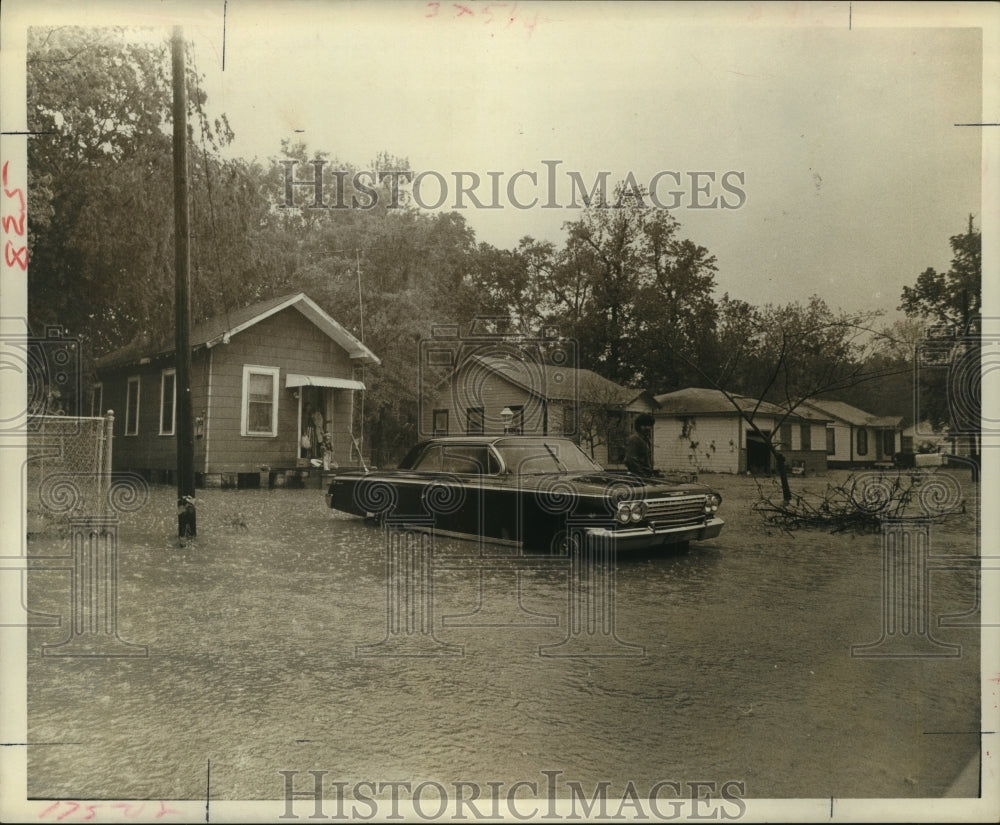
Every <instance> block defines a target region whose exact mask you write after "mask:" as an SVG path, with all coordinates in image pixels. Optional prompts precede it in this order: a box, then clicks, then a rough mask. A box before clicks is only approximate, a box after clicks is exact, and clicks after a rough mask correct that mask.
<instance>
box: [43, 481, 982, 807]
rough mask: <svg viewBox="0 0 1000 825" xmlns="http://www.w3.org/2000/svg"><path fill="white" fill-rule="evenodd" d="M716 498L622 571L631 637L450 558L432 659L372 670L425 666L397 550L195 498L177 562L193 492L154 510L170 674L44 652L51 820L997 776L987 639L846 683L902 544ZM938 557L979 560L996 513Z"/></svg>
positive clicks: (781, 793) (142, 638) (950, 586)
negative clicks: (603, 787) (400, 641)
mask: <svg viewBox="0 0 1000 825" xmlns="http://www.w3.org/2000/svg"><path fill="white" fill-rule="evenodd" d="M712 483H713V484H715V485H717V486H718V487H719V488H720V490H721V491H722V493H723V495H724V497H725V498H724V505H723V510H722V512H721V513H720V515H721V516H722V517H723V518H724V519H725V520H726V522H727V526H726V528H725V529H724V530H723V532H722V535H721V536H719V537H718V538H717V539H714V540H712V541H710V542H705V543H703V544H701V545H697V544H696V545H694V546H693V547H692V549H691V550H690V551H689V552H686V553H675V554H652V553H642V554H638V555H632V556H628V557H625V558H620V559H619V560H618V563H617V565H616V569H615V575H614V603H613V609H612V610H611V611H610V614H609V613H608V611H605V612H604V613H601V614H600V615H599V617H598V618H605V619H607V618H609V617H610V615H613V618H614V620H615V627H614V632H613V633H606V632H602V628H601V626H600V625H598V627H597V628H596V633H591V634H588V633H586V632H584V633H582V634H577V637H576V638H573V637H574V634H573V631H572V626H571V625H569V624H568V622H567V619H568V614H569V611H568V604H569V594H570V592H571V584H572V582H571V572H570V569H569V564H568V562H567V560H566V559H562V558H558V557H527V558H524V557H521V558H513V559H512V558H510V557H509V556H506V557H505V556H503V555H499V556H498V555H496V554H503V553H510V551H509V550H503V549H501V548H493V549H491V548H486V555H482V554H480V552H479V548H477V547H476V545H475V544H472V543H468V542H458V541H452V540H447V541H439V542H438V543H437V545H436V546H435V548H434V555H433V562H432V575H431V583H432V586H433V590H432V591H431V590H426V591H425V592H424V593H423V596H425V597H426V602H425V603H424V604H425V607H426V609H427V610H428V612H429V615H431V616H432V617H433V634H430V633H426V634H422V635H421V634H419V633H418V635H420V638H421V639H422V640H423V641H424V642H426V643H427V644H428V645H430V646H433V652H436V653H437V654H439V655H432V656H426V657H414V656H399V655H395V656H387V655H357V654H358V653H361V654H366V653H367V654H373V653H374V654H378V653H385V652H387V651H388V652H396V653H399V652H407V650H405V649H404V650H402V651H400V650H399V649H396V650H395V651H392V650H390V646H384V645H383V646H382V647H379V646H378V644H379V643H380V642H382V641H383V640H384V639H386V638H387V616H388V615H389V614H390V609H391V607H392V604H393V600H394V598H395V597H396V596H397V595H398V594H394V593H393V592H391V588H388V589H387V584H388V583H389V581H390V579H388V578H387V566H386V538H385V533H384V532H383V531H382V530H381V529H379V528H377V527H375V526H372V525H370V524H366V523H364V522H361V521H358V520H356V519H353V518H350V517H347V516H343V515H341V514H336V513H332V512H331V511H329V510H327V509H325V507H324V506H323V499H322V493H321V492H320V491H319V490H316V489H312V490H272V491H253V490H246V491H220V490H204V491H199V502H200V503H199V514H198V528H199V538H198V540H197V542H195V543H194V544H192V545H191V546H189V547H187V548H184V549H180V548H178V547H176V546H175V540H174V538H173V536H172V531H173V530H174V529H175V521H174V514H173V507H172V502H173V496H174V491H173V490H172V489H171V488H168V487H162V486H160V487H153V488H152V490H151V495H150V501H149V503H148V504H147V505H146V507H145V508H143V510H142V511H140V512H138V513H134V514H129V515H128V516H126V517H125V518H123V521H122V524H121V526H120V532H119V536H120V561H119V576H120V580H119V585H120V586H119V593H118V598H119V633H120V636H121V638H122V639H124V640H126V641H128V642H132V643H135V644H139V645H145V646H146V647H147V648H148V656H146V657H133V658H118V659H84V658H72V657H67V658H60V657H52V656H44V657H43V656H42V655H41V648H42V645H43V644H49V645H52V644H58V643H59V642H61V641H62V640H63V639H65V638H66V636H67V630H66V622H65V621H64V622H63V627H61V628H34V629H32V630H31V631H30V632H29V638H28V656H29V661H28V684H29V690H28V703H29V706H28V728H29V729H28V739H29V741H30V742H34V743H54V744H48V745H45V746H42V745H39V746H38V747H31V748H29V749H28V792H29V796H32V797H65V798H75V799H80V798H140V799H161V798H162V799H198V798H202V797H204V796H205V793H206V787H205V786H206V764H207V761H208V760H211V792H212V795H213V797H215V798H221V799H280V798H281V797H282V793H283V788H284V779H283V777H282V776H281V775H280V774H279V773H278V772H279V771H282V770H285V771H289V770H294V771H302V772H305V771H309V770H317V771H328V772H329V773H328V775H327V777H326V778H327V780H328V781H343V782H346V783H348V784H349V785H352V784H353V783H356V782H358V781H366V780H367V781H373V782H380V781H393V780H409V781H413V782H421V781H424V780H435V781H438V782H441V783H451V782H455V781H457V780H462V781H468V782H478V783H480V784H481V785H484V786H485V784H486V783H488V782H491V781H492V782H501V781H502V782H505V783H507V784H508V785H509V784H510V783H513V782H517V781H521V780H524V781H530V782H536V783H538V784H539V785H540V786H542V785H544V784H545V783H546V781H547V775H546V774H543V772H546V771H548V772H562V773H561V774H560V775H559V776H558V779H557V781H558V782H559V783H565V782H567V781H575V782H579V783H581V784H582V785H583V787H584V788H586V789H588V791H587V793H588V796H589V794H590V792H591V791H590V789H592V788H593V787H594V786H595V785H596V784H597V783H600V782H610V783H611V790H610V791H609V793H611V794H614V795H615V796H617V795H620V794H621V793H622V789H623V788H624V787H625V786H626V784H627V783H628V782H630V781H631V782H632V783H634V785H635V786H636V787H637V788H638V789H639V790H640V792H643V791H645V790H648V789H649V788H650V787H651V786H653V785H654V784H655V783H657V782H660V781H663V780H673V781H677V782H690V781H712V782H715V783H717V784H719V785H721V784H722V783H724V782H727V781H737V782H743V783H745V793H744V794H743V795H744V796H746V797H751V798H783V797H823V798H825V797H831V796H836V797H877V796H881V797H904V796H905V797H920V796H940V795H941V794H943V793H944V792H945V791H946V789H947V788H948V787H949V785H950V784H951V783H952V782H953V781H954V780H955V778H956V777H957V776H958V774H959V773H960V772H961V771H962V769H963V768H965V766H966V765H967V763H968V762H969V761H970V759H972V758H973V757H974V755H975V754H976V753H977V752H978V742H979V739H978V735H977V732H978V731H979V729H980V717H979V692H980V678H979V629H978V627H977V626H976V624H977V622H978V613H974V612H973V613H971V614H969V615H964V616H962V617H961V618H960V619H955V620H954V621H952V622H951V624H953V625H958V626H948V627H937V626H936V622H935V623H934V624H935V626H933V627H932V631H931V633H932V635H933V637H934V638H935V639H936V640H937V641H939V642H940V643H942V644H949V645H959V646H960V653H961V655H959V656H953V657H938V658H929V657H908V658H886V657H857V656H855V657H852V655H851V648H852V645H853V646H857V645H864V644H867V643H871V642H876V641H877V640H878V639H879V638H880V636H881V635H882V621H883V619H882V587H883V584H882V578H881V576H882V572H881V571H882V568H881V564H882V562H881V558H882V556H881V546H880V537H879V536H878V535H866V536H856V537H855V536H849V535H829V534H825V533H805V532H803V533H799V534H797V535H796V536H789V535H785V534H781V533H778V532H774V531H768V530H767V529H765V527H764V526H763V525H762V524H761V523H760V522H759V520H758V519H757V517H756V516H753V515H752V514H750V513H749V512H748V510H747V506H746V505H747V503H748V502H749V500H750V491H751V487H752V481H751V480H749V479H743V478H736V477H722V476H719V477H713V480H712ZM817 483H819V482H817ZM822 483H824V484H825V481H823V482H822ZM962 483H963V490H964V492H965V494H966V496H967V499H968V500H969V501H970V502H971V503H972V511H974V510H975V502H976V490H975V487H974V486H972V485H971V484H970V483H969V480H968V477H967V475H966V476H965V477H964V479H962ZM932 542H933V544H932V547H933V550H934V552H936V553H942V554H950V555H953V556H955V557H963V558H966V559H967V558H968V557H970V556H973V555H974V554H975V551H976V548H975V519H974V512H970V514H969V515H967V516H964V517H961V518H960V519H958V520H956V521H952V522H949V523H948V524H945V525H934V527H933V533H932ZM58 546H60V545H59V542H58V541H57V540H55V539H52V538H51V537H50V538H42V539H38V540H35V541H32V542H30V543H29V553H42V552H45V551H46V550H47V549H48V550H51V549H53V548H54V547H58ZM490 554H493V555H490ZM68 580H69V573H68V571H66V570H47V571H35V572H33V573H32V574H31V576H30V577H29V605H30V606H31V607H33V608H34V609H37V610H43V611H47V612H51V613H59V614H62V615H65V614H66V613H67V610H68V597H67V592H68V584H69V583H68ZM928 606H929V610H930V613H931V615H932V617H933V618H937V617H940V616H942V615H958V614H963V613H967V612H968V611H970V610H974V609H975V608H976V606H977V596H976V580H975V577H974V575H973V574H972V573H971V572H970V570H969V567H968V565H962V564H956V565H952V568H951V569H939V570H938V569H935V570H934V571H933V572H932V573H931V574H930V588H929V605H928ZM418 630H419V628H418ZM567 640H568V641H570V642H575V644H576V646H575V647H574V645H573V644H563V645H561V646H560V643H562V642H566V641H567ZM372 645H374V646H375V647H364V646H372ZM587 645H591V647H589V648H588V647H587ZM358 646H362V647H361V648H358ZM598 647H600V649H599V650H598ZM411 652H412V651H411ZM574 652H575V653H577V654H579V655H564V654H566V653H574ZM595 653H600V654H602V655H594V654H595ZM58 743H66V744H58ZM303 776H305V777H306V778H305V780H303V781H304V782H305V783H306V784H307V785H308V783H309V782H310V781H311V780H309V779H308V777H307V776H306V775H305V774H303ZM297 781H298V780H297ZM300 784H301V783H300ZM276 813H278V812H276Z"/></svg>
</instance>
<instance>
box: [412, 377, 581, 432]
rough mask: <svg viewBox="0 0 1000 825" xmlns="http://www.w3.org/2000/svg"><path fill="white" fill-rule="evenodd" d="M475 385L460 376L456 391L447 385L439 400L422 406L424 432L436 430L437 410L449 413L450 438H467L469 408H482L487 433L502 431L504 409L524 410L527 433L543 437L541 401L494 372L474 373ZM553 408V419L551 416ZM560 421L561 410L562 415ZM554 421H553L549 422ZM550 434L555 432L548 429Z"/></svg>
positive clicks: (439, 395)
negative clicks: (459, 436) (501, 414)
mask: <svg viewBox="0 0 1000 825" xmlns="http://www.w3.org/2000/svg"><path fill="white" fill-rule="evenodd" d="M475 378H476V383H475V384H473V383H472V379H466V375H465V374H463V373H460V374H459V376H458V378H457V379H456V382H457V384H456V385H455V387H454V388H453V387H452V386H451V385H450V384H445V385H444V386H443V387H442V388H441V391H440V392H439V393H438V394H437V396H436V398H435V399H434V400H432V401H429V402H428V403H425V404H423V416H422V420H421V424H422V427H421V432H422V433H423V434H424V435H428V436H429V435H431V434H432V433H433V427H434V410H436V409H445V410H448V435H465V433H466V409H467V407H482V408H483V420H484V425H485V432H486V434H487V435H489V434H490V433H502V432H503V420H502V419H501V417H500V411H501V410H503V408H504V407H516V406H523V407H524V434H525V435H531V434H541V432H542V405H541V401H540V399H538V398H537V397H534V396H531V395H529V393H528V392H527V391H526V390H524V389H522V388H521V387H518V386H515V385H514V384H511V383H510V382H509V381H507V380H506V379H504V378H502V377H501V376H499V375H497V374H495V373H488V374H484V373H483V372H481V371H479V372H477V373H476V374H475ZM552 406H555V405H550V410H549V413H550V416H551V413H552V410H551V407H552ZM559 417H560V421H561V409H560V413H559ZM550 420H551V419H550ZM549 433H550V434H551V433H553V430H552V429H551V427H550V429H549Z"/></svg>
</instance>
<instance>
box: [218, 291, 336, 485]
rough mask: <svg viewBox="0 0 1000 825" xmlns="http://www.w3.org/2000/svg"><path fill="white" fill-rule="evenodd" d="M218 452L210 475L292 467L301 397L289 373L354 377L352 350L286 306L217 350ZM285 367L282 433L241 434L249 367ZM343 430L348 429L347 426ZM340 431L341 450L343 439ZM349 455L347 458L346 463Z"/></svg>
mask: <svg viewBox="0 0 1000 825" xmlns="http://www.w3.org/2000/svg"><path fill="white" fill-rule="evenodd" d="M212 354H213V364H212V415H211V420H210V421H209V427H210V428H211V440H212V451H211V455H210V466H207V467H206V468H205V472H207V473H250V472H256V471H257V470H259V469H260V467H261V465H265V464H266V465H268V466H270V467H287V466H289V465H290V464H291V465H294V462H295V457H296V456H297V455H298V439H299V421H298V414H299V413H298V409H299V405H298V401H297V400H296V399H295V396H294V394H293V390H289V389H287V388H286V387H285V378H286V377H287V375H288V373H290V372H291V373H298V374H301V375H324V376H329V375H337V376H339V377H342V378H351V377H352V372H353V364H352V362H351V359H350V358H349V357H348V355H347V353H346V352H344V350H343V349H341V348H340V347H338V346H337V345H336V344H335V343H334V342H333V341H331V340H330V338H328V337H327V336H326V335H324V334H323V333H322V332H321V331H320V330H319V329H317V328H316V327H315V326H314V325H313V324H311V323H310V322H309V321H307V320H306V319H305V318H304V317H303V316H302V315H301V314H300V313H299V312H298V311H297V310H295V309H291V308H289V309H286V310H284V311H282V312H279V313H278V314H277V315H272V316H271V317H270V318H266V319H264V320H263V321H261V322H260V323H258V324H256V325H254V326H253V327H252V328H250V329H249V330H246V331H245V332H242V333H240V334H239V335H236V336H233V338H232V339H231V340H230V342H229V343H228V344H219V345H217V346H216V347H215V348H214V349H213V353H212ZM246 365H253V366H259V367H279V368H280V374H279V379H278V388H277V393H278V434H277V435H276V436H273V437H272V436H249V435H248V436H244V435H241V434H240V417H241V414H242V407H243V367H244V366H246ZM341 433H343V430H341ZM336 435H337V434H335V447H334V449H335V453H336V452H340V453H342V454H344V455H345V456H346V453H345V451H343V450H342V449H341V450H338V447H340V446H341V445H340V444H339V443H337V442H340V441H343V440H345V439H346V438H347V436H346V433H343V435H342V436H341V437H340V438H336ZM346 460H347V459H346V457H345V459H344V461H345V462H346Z"/></svg>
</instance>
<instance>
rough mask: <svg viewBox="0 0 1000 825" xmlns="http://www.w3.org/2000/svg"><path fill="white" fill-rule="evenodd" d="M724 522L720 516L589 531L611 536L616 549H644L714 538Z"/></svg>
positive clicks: (594, 534) (592, 533)
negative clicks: (700, 520) (696, 521)
mask: <svg viewBox="0 0 1000 825" xmlns="http://www.w3.org/2000/svg"><path fill="white" fill-rule="evenodd" d="M724 524H725V522H724V521H723V520H722V519H721V518H712V519H709V520H708V521H706V522H704V523H703V524H684V525H681V526H679V527H657V526H656V525H655V524H649V525H645V526H643V527H622V528H620V529H613V528H606V527H598V528H594V529H592V530H590V531H589V532H590V534H591V535H593V536H595V537H598V538H607V539H612V538H613V539H614V542H615V547H616V549H618V550H644V549H646V548H649V547H660V546H663V545H670V544H681V543H683V542H685V541H702V540H704V539H714V538H715V537H716V536H717V535H719V533H721V532H722V526H723V525H724Z"/></svg>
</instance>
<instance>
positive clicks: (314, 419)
mask: <svg viewBox="0 0 1000 825" xmlns="http://www.w3.org/2000/svg"><path fill="white" fill-rule="evenodd" d="M332 418H333V392H332V391H331V390H330V389H328V388H326V387H302V388H301V391H300V393H299V448H298V458H299V462H298V463H299V464H302V463H308V464H312V465H313V466H321V465H322V464H323V463H324V460H326V461H329V451H330V422H331V420H332Z"/></svg>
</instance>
